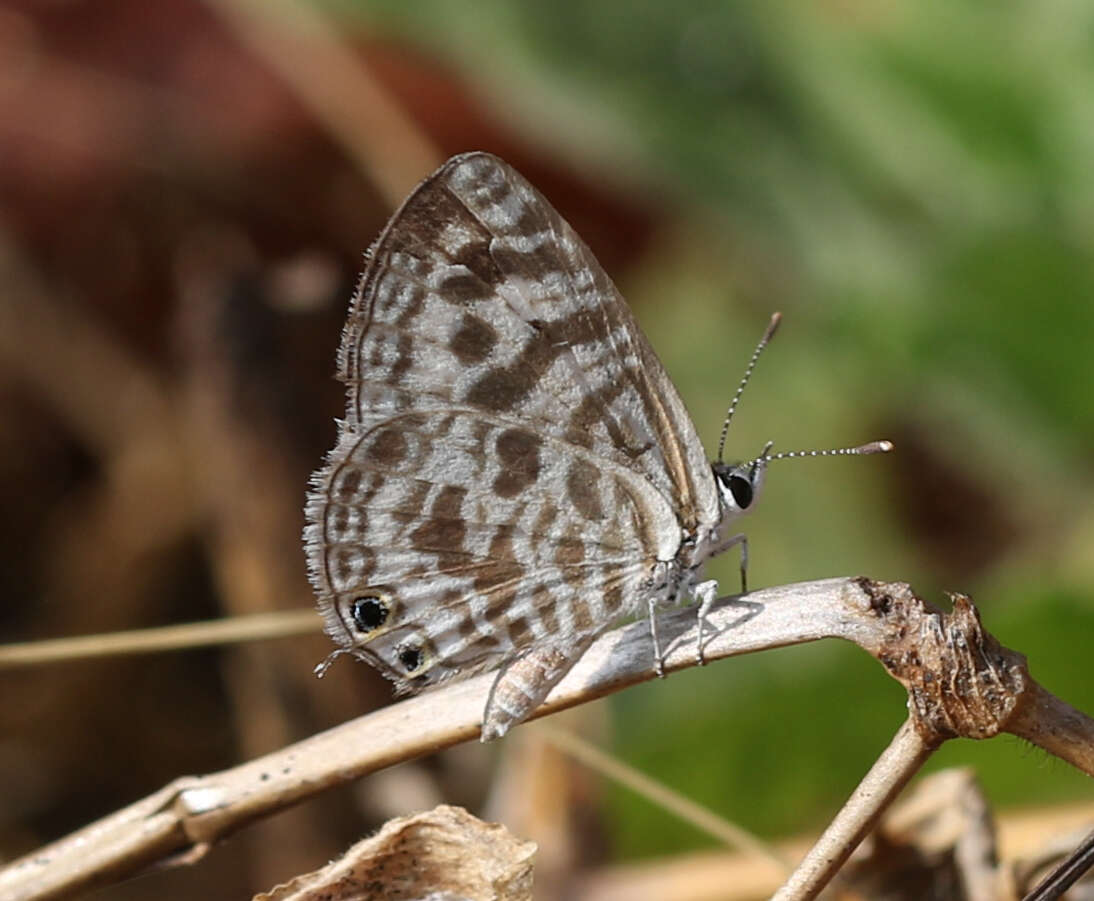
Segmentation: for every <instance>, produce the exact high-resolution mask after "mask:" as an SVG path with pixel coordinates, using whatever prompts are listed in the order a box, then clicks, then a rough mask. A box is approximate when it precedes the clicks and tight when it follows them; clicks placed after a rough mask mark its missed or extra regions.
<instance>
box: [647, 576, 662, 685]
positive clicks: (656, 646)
mask: <svg viewBox="0 0 1094 901" xmlns="http://www.w3.org/2000/svg"><path fill="white" fill-rule="evenodd" d="M648 603H649V614H650V640H651V641H652V642H653V671H654V672H655V673H656V674H657V678H658V679H664V678H665V655H664V654H663V653H662V652H661V639H659V638H658V637H657V601H656V599H655V598H654V597H653V596H651V597H650V599H649V602H648Z"/></svg>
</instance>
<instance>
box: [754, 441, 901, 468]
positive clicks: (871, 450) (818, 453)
mask: <svg viewBox="0 0 1094 901" xmlns="http://www.w3.org/2000/svg"><path fill="white" fill-rule="evenodd" d="M770 449H771V445H770V444H768V445H767V447H765V448H764V450H763V453H761V454H760V456H758V457H757V458H756V459H755V460H752V461H750V463H749V465H750V466H755V465H756V464H758V463H764V464H767V463H770V462H771V461H772V460H786V459H788V458H790V457H844V456H854V457H861V456H863V455H865V454H887V453H888V452H889V451H891V450H892V449H893V442H892V441H871V442H870V443H869V444H860V445H859V446H858V447H835V448H832V449H830V450H796V451H783V452H782V453H778V454H769V453H768V451H769V450H770Z"/></svg>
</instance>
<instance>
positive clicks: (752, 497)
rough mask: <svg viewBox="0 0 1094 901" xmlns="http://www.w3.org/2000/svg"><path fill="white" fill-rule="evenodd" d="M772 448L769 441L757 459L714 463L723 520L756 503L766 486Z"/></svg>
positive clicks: (735, 515)
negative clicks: (769, 453) (765, 478)
mask: <svg viewBox="0 0 1094 901" xmlns="http://www.w3.org/2000/svg"><path fill="white" fill-rule="evenodd" d="M770 450H771V444H770V443H768V445H767V446H766V447H765V448H764V449H763V453H761V454H760V456H758V457H757V458H756V459H755V460H747V461H745V462H743V463H723V462H722V461H721V460H718V461H716V462H715V463H713V464H712V467H713V469H714V481H715V483H716V484H717V485H718V493H719V495H721V498H722V509H723V511H724V512H723V520H729V519H733V518H734V517H737V516H740V515H741V514H742V513H745V512H747V511H748V510H749V509H751V507H752V505H753V504H755V503H756V500H757V499H758V498H759V496H760V490H761V489H762V488H763V486H764V476H765V475H766V473H767V463H768V460H769V457H768V451H770Z"/></svg>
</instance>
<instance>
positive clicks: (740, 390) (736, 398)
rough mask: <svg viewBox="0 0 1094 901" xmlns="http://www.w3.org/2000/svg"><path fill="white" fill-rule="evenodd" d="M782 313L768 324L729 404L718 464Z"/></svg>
mask: <svg viewBox="0 0 1094 901" xmlns="http://www.w3.org/2000/svg"><path fill="white" fill-rule="evenodd" d="M782 318H783V314H782V313H772V314H771V321H770V322H769V323H768V324H767V329H766V330H765V331H764V334H763V337H762V338H760V343H759V344H757V345H756V349H755V350H754V351H752V359H750V360H749V361H748V365H747V366H746V367H745V374H744V376H743V377H742V378H741V384H739V385H738V386H737V393H736V394H734V395H733V400H732V401H731V402H730V404H729V409H728V410H727V411H726V419H725V422H723V423H722V435H721V437H720V438H719V439H718V462H719V463H723V462H725V461H724V460H723V457H722V454H723V452H724V451H725V446H726V435H727V434H728V433H729V421H730V420H731V419H732V418H733V414H734V413H735V412H736V411H737V404H739V403H740V402H741V395H742V394H744V391H745V385H747V384H748V380H749V379H750V378H752V370H753V369H755V368H756V361H757V360H758V359H760V354H762V353H763V350H764V348H765V347H767V342H768V341H770V340H771V339H772V338H773V337H774V336H775V330H776V329H777V328H778V327H779V323H780V322H781V321H782Z"/></svg>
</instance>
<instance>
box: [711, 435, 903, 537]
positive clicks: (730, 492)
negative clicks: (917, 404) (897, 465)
mask: <svg viewBox="0 0 1094 901" xmlns="http://www.w3.org/2000/svg"><path fill="white" fill-rule="evenodd" d="M771 446H772V442H770V441H769V442H767V444H766V445H765V446H764V449H763V451H761V452H760V455H759V456H758V457H756V459H754V460H748V461H746V462H744V463H723V462H722V461H721V460H718V461H716V462H714V463H713V464H711V465H712V467H713V469H714V481H715V482H716V483H717V485H718V492H719V494H720V495H721V498H722V508H723V514H722V519H723V522H728V521H729V520H731V519H733V518H734V517H736V516H740V515H741V514H742V513H745V512H746V511H748V510H749V509H751V508H752V507H753V506H754V505H755V503H756V499H757V498H758V497H759V496H760V490H761V489H762V488H763V485H764V476H765V475H766V474H767V464H768V463H770V462H771V461H773V460H788V459H792V458H794V457H844V456H856V457H857V456H862V455H864V454H884V453H887V452H889V451H891V450H892V449H893V445H892V442H890V441H871V442H870V443H869V444H861V445H859V446H858V447H835V448H831V449H828V450H797V451H783V452H782V453H778V454H773V453H771Z"/></svg>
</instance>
